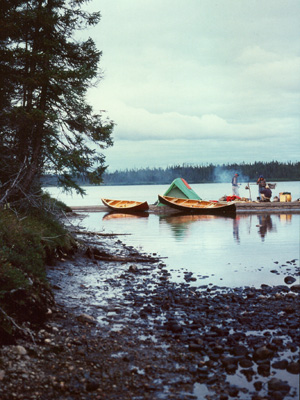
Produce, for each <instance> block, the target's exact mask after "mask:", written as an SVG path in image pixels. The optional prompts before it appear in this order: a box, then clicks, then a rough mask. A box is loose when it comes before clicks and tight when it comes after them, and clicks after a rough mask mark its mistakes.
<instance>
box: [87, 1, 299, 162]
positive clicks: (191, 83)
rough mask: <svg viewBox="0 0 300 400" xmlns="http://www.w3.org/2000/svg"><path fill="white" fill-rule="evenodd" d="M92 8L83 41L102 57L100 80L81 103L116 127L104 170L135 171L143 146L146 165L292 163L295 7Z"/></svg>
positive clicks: (177, 4)
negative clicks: (94, 15) (92, 23)
mask: <svg viewBox="0 0 300 400" xmlns="http://www.w3.org/2000/svg"><path fill="white" fill-rule="evenodd" d="M92 6H93V7H94V9H97V10H98V9H99V8H100V11H101V14H102V20H101V22H100V24H99V26H98V27H97V28H95V29H94V30H92V31H90V32H89V34H90V35H91V36H92V37H93V38H94V39H95V40H96V43H97V47H98V48H99V49H101V50H103V57H102V60H101V66H102V68H103V70H104V80H103V81H102V82H101V84H100V85H99V87H98V88H95V89H92V90H91V91H90V92H89V99H90V100H91V103H92V104H93V106H94V108H95V110H96V111H97V109H106V110H108V114H109V116H110V117H111V118H112V119H113V120H114V121H115V122H116V123H117V125H116V128H115V133H114V139H115V145H114V148H112V149H110V150H109V152H108V155H109V157H110V159H111V160H113V161H112V163H117V162H118V159H120V158H123V157H124V154H125V153H126V152H127V153H126V154H129V153H130V154H131V157H130V158H128V157H126V163H128V164H127V165H137V163H138V162H139V163H141V164H143V163H144V162H146V161H145V160H146V158H147V157H146V154H144V150H143V148H144V147H148V146H149V145H150V143H153V149H154V148H155V154H157V156H156V155H155V161H154V155H153V162H159V160H160V159H162V158H164V162H167V160H166V157H167V158H168V159H169V161H170V162H171V163H172V162H173V160H174V159H178V160H179V159H180V160H182V162H189V161H190V160H191V159H193V160H197V159H198V158H200V159H201V158H202V159H203V158H205V159H207V160H218V159H222V160H223V159H224V157H225V155H226V156H227V157H233V154H234V157H235V158H236V157H239V160H238V159H235V161H243V160H244V159H245V157H248V158H249V159H251V157H252V159H253V161H255V160H259V158H260V157H261V159H264V158H266V157H269V152H270V150H269V149H270V148H271V147H272V151H271V152H270V154H272V155H273V156H274V157H275V156H276V157H278V160H281V159H282V160H287V159H289V157H292V158H293V159H295V157H296V153H297V151H296V149H297V145H298V144H299V130H300V129H299V128H300V119H299V106H300V73H299V71H300V57H299V37H300V25H299V19H300V3H299V1H298V0H287V1H286V2H284V3H283V2H282V1H281V0H263V1H261V2H241V1H236V0H227V1H226V2H221V1H211V0H203V1H201V2H200V1H199V0H187V1H186V2H182V1H181V0H180V1H179V0H173V1H171V0H165V1H163V2H162V1H159V0H151V1H146V2H141V1H138V0H122V1H120V2H118V4H116V2H112V1H111V0H102V1H101V3H100V4H99V3H98V2H97V1H96V0H95V1H93V3H92ZM258 141H259V142H260V143H263V146H264V147H263V148H260V149H259V150H258V149H257V147H256V145H257V142H258ZM130 143H131V145H130ZM179 143H180V144H179ZM193 145H194V146H193ZM122 146H123V148H124V149H126V151H122ZM202 147H205V152H204V153H203V154H202V153H201V157H199V148H202ZM235 149H236V151H235ZM266 149H267V152H268V153H266ZM114 154H115V156H113V155H114ZM141 154H143V157H142V156H141ZM156 158H157V159H156ZM125 167H126V165H125Z"/></svg>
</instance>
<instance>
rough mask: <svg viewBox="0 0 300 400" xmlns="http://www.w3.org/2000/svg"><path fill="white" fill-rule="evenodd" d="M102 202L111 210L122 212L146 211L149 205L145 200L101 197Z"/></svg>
mask: <svg viewBox="0 0 300 400" xmlns="http://www.w3.org/2000/svg"><path fill="white" fill-rule="evenodd" d="M101 201H102V203H103V204H104V205H105V206H107V207H108V208H109V209H110V210H113V211H122V212H136V211H147V210H149V205H148V203H147V201H132V200H112V199H101Z"/></svg>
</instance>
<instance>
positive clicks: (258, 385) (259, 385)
mask: <svg viewBox="0 0 300 400" xmlns="http://www.w3.org/2000/svg"><path fill="white" fill-rule="evenodd" d="M253 386H254V387H255V390H257V391H258V392H259V391H260V390H261V389H262V386H263V383H262V382H261V381H256V382H254V384H253Z"/></svg>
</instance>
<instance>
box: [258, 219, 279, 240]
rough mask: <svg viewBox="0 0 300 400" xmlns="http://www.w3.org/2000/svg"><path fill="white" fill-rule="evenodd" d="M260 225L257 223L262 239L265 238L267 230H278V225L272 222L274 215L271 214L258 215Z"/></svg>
mask: <svg viewBox="0 0 300 400" xmlns="http://www.w3.org/2000/svg"><path fill="white" fill-rule="evenodd" d="M257 218H258V225H256V226H257V227H258V228H259V229H258V233H259V235H260V237H261V239H262V241H264V240H265V236H266V234H267V232H272V231H275V232H276V226H275V225H274V224H273V222H272V217H271V215H270V214H264V215H258V216H257Z"/></svg>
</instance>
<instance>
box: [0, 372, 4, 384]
mask: <svg viewBox="0 0 300 400" xmlns="http://www.w3.org/2000/svg"><path fill="white" fill-rule="evenodd" d="M4 376H5V371H3V369H1V370H0V382H1V381H2V380H3V378H4Z"/></svg>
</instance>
